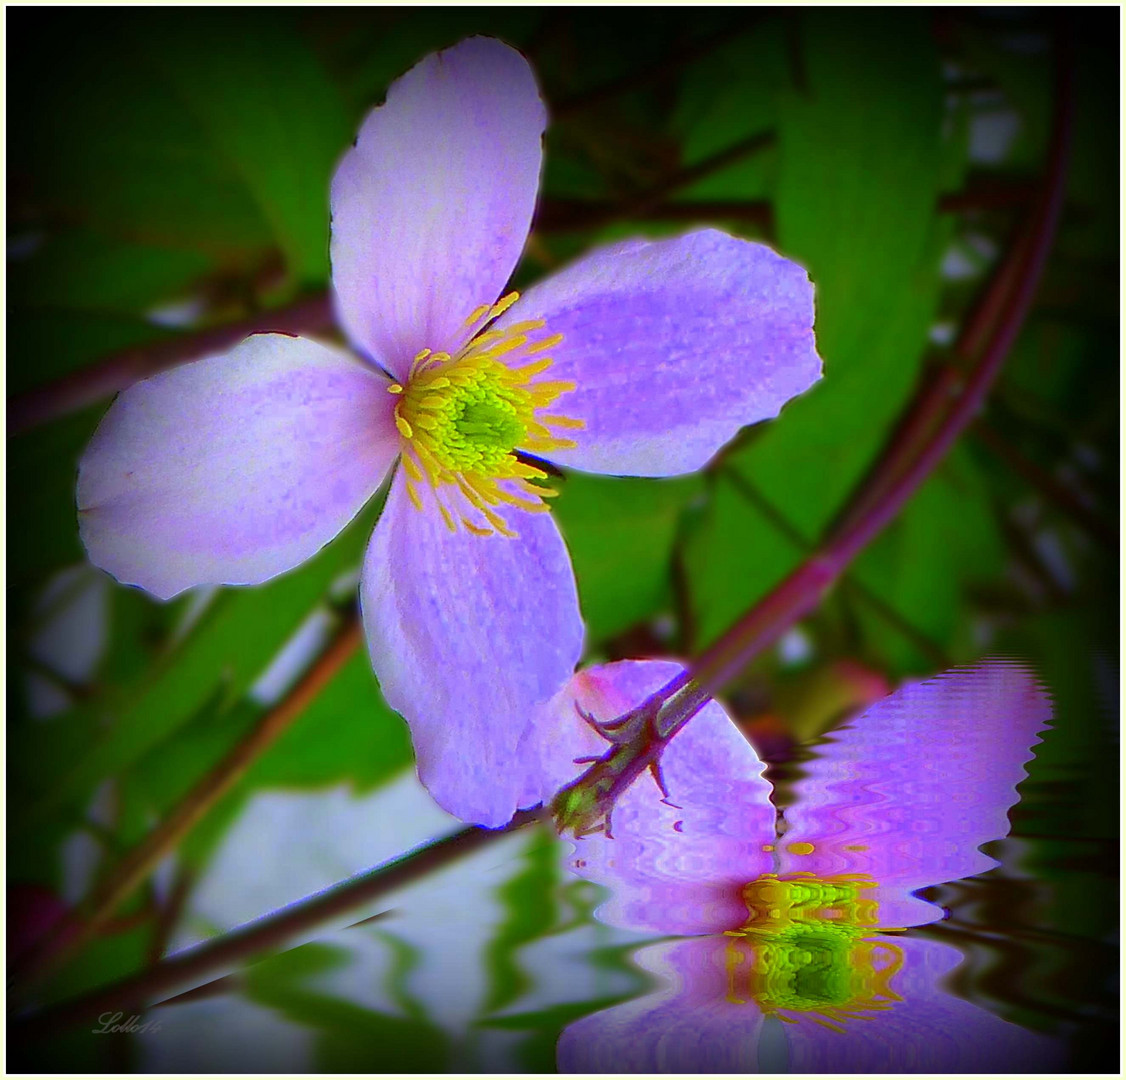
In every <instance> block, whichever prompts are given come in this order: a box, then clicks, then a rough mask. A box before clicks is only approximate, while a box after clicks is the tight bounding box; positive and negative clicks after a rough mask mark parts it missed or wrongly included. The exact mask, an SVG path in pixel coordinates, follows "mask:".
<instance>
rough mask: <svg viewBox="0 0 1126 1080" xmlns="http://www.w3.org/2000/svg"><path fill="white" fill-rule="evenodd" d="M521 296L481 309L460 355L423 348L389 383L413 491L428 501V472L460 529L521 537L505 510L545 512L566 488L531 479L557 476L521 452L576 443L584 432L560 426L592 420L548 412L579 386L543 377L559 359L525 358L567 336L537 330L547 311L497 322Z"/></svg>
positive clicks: (415, 498)
mask: <svg viewBox="0 0 1126 1080" xmlns="http://www.w3.org/2000/svg"><path fill="white" fill-rule="evenodd" d="M518 296H519V294H518V293H509V294H508V295H507V296H504V297H502V298H501V299H500V300H498V301H497V302H496V303H495V304H493V305H491V306H488V305H482V306H481V307H478V308H477V309H476V310H475V311H474V312H473V314H472V315H471V316H470V317H469V319H467V320H466V323H465V325H466V326H467V327H473V326H480V328H481V332H480V333H478V334H476V335H475V336H474V337H473V338H471V339H470V341H469V342H468V343H466V345H465V346H464V347H463V348H461V349H460V350H459V351H458V352H456V353H454V354H453V355H452V356H451V355H450V354H449V353H443V352H432V351H431V350H430V349H423V350H421V352H419V353H418V354H417V355H416V356H415V358H414V361H413V363H412V364H411V370H410V378H409V379H408V380H407V381H406V383H405V384H399V383H393V384H391V386H390V387H389V391H390V392H391V393H393V394H395V395H396V397H397V398H398V400H397V401H396V403H395V425H396V427H397V428H398V430H399V432H400V433H401V434H402V436H403V439H404V440H407V441H408V446H405V447H404V454H403V468H404V471H405V473H406V476H407V493H408V495H409V497H410V499H411V502H412V503H413V504H414V505H415V506H416V507H418V508H419V509H421V508H422V500H421V498H420V496H419V493H418V491H417V490H416V489H415V487H414V484H420V483H422V482H423V481H424V480H425V481H426V482H427V483H428V484H429V485H430V487H431V488H432V489H433V491H434V492H435V500H434V501H435V503H436V504H437V506H438V509H439V511H440V513H441V514H442V517H443V520H444V521H445V523H446V526H447V527H448V528H449V529H450V530H451V531H455V530H456V528H457V525H458V523H460V525H462V526H463V527H464V528H465V529H466V530H467V531H469V532H470V533H472V534H473V535H476V536H484V535H491V534H493V533H498V534H500V535H501V536H508V537H512V536H515V535H516V534H515V533H514V532H513V531H512V530H511V529H510V528H509V527H508V525H507V523H506V522H505V520H504V518H503V517H502V516H501V513H500V512H498V511H499V510H500V509H502V508H504V507H511V508H517V509H520V510H524V511H529V512H532V513H540V512H545V511H546V510H547V505H546V502H545V501H544V500H545V499H547V498H550V497H551V496H554V495H556V494H558V493H557V492H556V491H555V490H554V489H551V488H544V487H539V486H537V485H535V484H532V483H531V482H530V481H532V480H542V479H545V478H546V477H547V475H548V474H547V473H546V472H545V471H544V470H543V469H540V468H538V467H536V466H535V465H533V464H528V463H527V462H524V461H521V460H520V459H519V458H518V457H517V456H516V454H515V451H516V450H517V449H526V450H529V451H531V452H534V453H536V452H542V451H547V450H557V449H565V448H571V447H573V446H575V445H576V444H575V442H574V440H572V439H567V438H561V437H559V436H558V435H557V434H556V433H555V430H553V429H561V430H579V429H581V428H583V427H584V426H585V425H584V423H583V421H582V420H578V419H574V418H572V417H567V416H561V415H558V414H555V413H551V414H548V413H546V412H544V411H543V410H545V409H546V408H547V407H549V406H550V405H552V404H553V403H554V402H555V401H556V399H558V398H559V397H560V395H562V394H565V393H568V392H569V391H571V390H574V388H575V384H574V383H573V382H571V381H566V380H553V381H537V377H538V376H540V375H541V374H543V373H544V372H546V371H547V370H548V369H549V368H550V367H551V364H552V361H551V359H550V358H549V357H546V356H545V357H537V358H536V359H535V360H532V361H530V362H527V363H523V362H522V361H523V358H524V357H526V356H529V355H531V354H533V353H539V352H542V351H543V350H544V349H545V348H547V347H549V345H550V346H555V345H558V344H559V343H560V342H561V341H562V340H563V336H562V335H561V334H550V335H547V336H545V337H542V338H541V337H537V332H538V331H541V330H543V329H544V322H543V320H542V319H528V320H525V321H523V322H518V323H513V324H512V325H511V326H508V327H505V328H504V329H496V328H495V324H493V320H495V319H496V318H497V317H498V316H500V315H502V314H503V313H504V312H505V311H507V310H508V309H509V308H510V307H511V306H512V305H513V304H514V303H515V302H516V300H517V298H518ZM490 327H492V328H490ZM502 358H503V359H502ZM443 492H444V493H445V494H450V493H452V494H453V495H454V496H455V497H456V498H457V499H460V500H463V505H465V507H466V510H467V511H469V512H468V513H461V512H456V513H455V514H451V512H450V509H449V508H447V506H446V505H445V504H444V502H443V500H442V498H441V497H440V495H441V494H442V493H443ZM451 506H452V504H451ZM484 523H487V524H488V526H489V527H488V528H486V527H485V525H484Z"/></svg>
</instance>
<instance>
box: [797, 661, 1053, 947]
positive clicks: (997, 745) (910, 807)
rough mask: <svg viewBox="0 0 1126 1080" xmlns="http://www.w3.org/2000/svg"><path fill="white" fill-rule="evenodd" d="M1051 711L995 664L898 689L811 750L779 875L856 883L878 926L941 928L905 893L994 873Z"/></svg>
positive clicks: (1016, 669) (1034, 687)
mask: <svg viewBox="0 0 1126 1080" xmlns="http://www.w3.org/2000/svg"><path fill="white" fill-rule="evenodd" d="M1051 715H1052V705H1051V700H1050V699H1049V698H1048V696H1047V694H1046V693H1045V692H1044V690H1043V689H1042V688H1041V687H1040V686H1039V684H1038V683H1037V682H1036V680H1035V678H1034V677H1033V676H1032V675H1031V674H1030V673H1029V672H1028V670H1027V669H1026V668H1024V667H1022V666H1021V665H1020V664H1018V663H1015V662H1011V661H1006V660H993V661H989V662H986V663H983V664H979V665H977V666H976V667H972V668H963V669H955V670H953V671H948V672H945V673H944V674H942V675H939V676H936V677H935V678H933V679H928V680H926V681H924V682H917V683H908V684H906V685H904V686H902V687H900V689H898V690H897V691H896V692H895V693H894V694H892V695H891V696H890V697H887V698H885V699H884V700H883V701H880V702H877V704H875V705H873V706H872V707H871V708H869V709H868V710H866V711H865V712H864V713H862V714H861V715H860V716H858V717H856V718H855V719H853V720H850V721H849V722H848V724H846V725H845V726H844V727H843V728H841V729H840V730H837V731H833V732H831V733H830V734H829V735H828V736H826V737H825V739H824V740H823V741H822V742H821V744H820V745H818V746H816V747H814V749H813V754H814V757H813V759H812V760H811V761H809V762H808V763H807V764H805V765H803V766H802V771H803V772H804V774H805V775H804V777H803V779H801V780H799V781H798V782H797V784H796V785H795V789H794V794H795V803H794V805H793V806H792V807H790V808H789V809H787V811H786V819H787V821H788V823H789V829H788V831H787V832H786V834H785V837H784V842H783V845H782V847H781V848H780V856H781V859H782V866H781V872H783V873H793V872H808V873H812V874H816V875H818V876H820V877H828V876H831V875H834V874H866V875H868V876H869V877H871V878H872V879H873V880H874V881H875V882H876V883H877V886H878V888H877V890H876V892H875V893H873V894H872V895H873V896H874V897H875V898H876V899H878V900H879V903H880V923H881V925H883V926H913V925H917V924H920V923H925V922H932V921H934V920H935V919H939V918H941V917H942V911H941V909H940V908H937V907H935V906H934V905H932V904H928V903H926V902H925V901H923V900H920V899H917V898H916V897H913V896H911V892H912V891H914V890H918V889H922V888H924V887H926V886H928V885H937V884H939V883H941V882H944V881H954V880H956V879H958V878H962V877H968V876H970V875H971V874H980V873H981V872H982V871H984V870H989V869H990V868H991V867H994V866H996V865H997V863H996V861H995V860H994V859H991V858H990V857H989V856H987V855H985V854H984V853H983V852H982V851H981V849H980V846H981V845H982V844H984V843H985V842H986V841H988V840H996V839H999V838H1001V837H1003V836H1007V835H1008V832H1009V819H1008V811H1009V808H1010V807H1011V806H1012V805H1013V804H1014V803H1015V802H1016V801H1017V798H1018V796H1017V791H1016V788H1017V785H1018V784H1019V783H1020V781H1021V780H1023V779H1024V776H1025V769H1024V766H1025V765H1026V764H1027V763H1028V761H1029V760H1031V758H1032V756H1033V752H1032V747H1033V746H1034V745H1035V744H1036V742H1037V741H1038V739H1037V733H1038V732H1040V731H1042V730H1043V728H1044V727H1045V725H1046V724H1047V722H1048V721H1049V719H1050V718H1051Z"/></svg>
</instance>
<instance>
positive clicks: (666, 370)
mask: <svg viewBox="0 0 1126 1080" xmlns="http://www.w3.org/2000/svg"><path fill="white" fill-rule="evenodd" d="M525 319H543V320H544V321H545V323H546V328H545V332H549V333H551V334H556V333H560V334H562V335H563V341H562V343H561V344H560V345H558V346H557V347H556V348H555V349H554V350H552V351H551V353H550V355H551V356H553V357H554V359H555V365H554V366H553V367H552V369H551V373H550V378H551V379H553V380H555V379H562V380H569V381H572V382H574V383H575V384H576V389H575V390H574V391H572V392H571V393H569V394H566V395H564V396H563V397H562V398H561V399H560V400H559V402H558V404H557V406H555V407H553V410H552V411H553V412H558V413H562V414H565V415H567V416H570V417H574V418H577V419H580V420H583V421H585V423H586V428H585V430H583V431H580V432H578V433H577V434H576V436H575V438H576V441H577V442H578V446H576V447H575V449H573V450H563V451H559V452H558V453H554V454H552V455H551V456H552V457H553V459H554V460H556V461H558V462H560V464H563V465H568V466H571V467H573V468H576V469H586V470H589V471H590V472H602V473H616V474H621V475H630V476H671V475H674V474H677V473H686V472H694V471H695V470H696V469H699V468H700V467H701V466H702V465H704V464H705V463H706V462H707V460H708V459H709V458H710V457H711V456H712V455H713V454H714V453H715V452H716V451H717V450H718V449H719V448H720V447H721V446H722V445H723V444H724V443H725V442H727V440H728V439H730V438H731V437H732V436H733V435H734V434H735V433H736V432H737V431H738V430H739V428H741V427H743V426H744V425H745V424H753V423H757V422H758V421H759V420H765V419H767V418H769V417H772V416H776V415H777V414H778V411H779V410H780V409H781V408H782V406H783V405H784V404H785V403H786V402H787V401H789V400H790V398H792V397H794V396H795V395H796V394H800V393H801V392H802V391H804V390H807V389H808V388H809V387H810V386H812V385H813V383H815V382H816V381H817V379H818V378H820V375H821V361H820V358H819V357H818V355H817V351H816V348H815V344H814V340H813V286H812V285H811V284H810V282H809V278H808V277H807V275H806V272H805V270H803V269H802V268H801V267H800V266H798V265H797V264H796V263H793V262H790V261H789V260H788V259H784V258H783V257H782V256H781V255H778V254H776V253H775V252H773V251H771V249H770V248H768V247H765V246H764V245H762V244H755V243H751V242H750V241H747V240H738V239H736V238H735V237H732V236H728V235H726V234H725V233H722V232H718V231H717V230H715V229H703V230H700V231H698V232H692V233H688V234H686V235H685V236H681V237H678V238H676V239H671V240H658V241H654V242H652V243H647V242H645V241H641V240H629V241H626V242H624V243H620V244H615V245H613V246H611V247H606V248H602V249H600V250H598V251H594V252H592V253H591V254H590V255H587V256H586V257H585V258H583V259H581V260H580V261H579V262H577V263H575V264H573V265H572V266H570V267H569V268H567V269H565V270H563V271H562V272H560V273H558V274H554V275H553V276H552V277H550V278H549V279H547V280H546V281H544V282H542V283H540V284H538V285H536V286H534V287H533V288H531V289H529V290H528V292H527V293H526V294H525V295H524V296H523V297H522V298H521V299H520V301H519V302H518V303H516V304H515V305H514V306H513V307H512V308H511V309H510V311H509V312H508V313H507V314H506V315H504V316H502V318H501V319H500V320H498V326H501V327H502V326H505V325H510V324H511V323H513V322H522V321H524V320H525Z"/></svg>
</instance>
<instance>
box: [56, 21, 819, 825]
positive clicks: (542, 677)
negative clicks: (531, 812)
mask: <svg viewBox="0 0 1126 1080" xmlns="http://www.w3.org/2000/svg"><path fill="white" fill-rule="evenodd" d="M545 123H546V114H545V109H544V105H543V103H542V101H541V100H540V96H539V94H538V92H537V89H536V84H535V79H534V77H533V75H532V72H531V69H530V68H529V66H528V64H527V62H526V61H525V60H524V58H523V57H522V56H521V55H520V54H519V53H518V52H516V51H515V50H514V49H512V48H509V47H508V46H506V45H504V44H502V43H500V42H498V41H494V40H490V39H486V38H471V39H469V40H467V41H464V42H462V43H461V44H459V45H457V46H455V47H454V48H451V49H449V50H447V51H445V52H441V53H436V54H434V55H431V56H428V57H427V58H426V59H424V60H423V61H422V62H421V63H419V64H418V65H417V66H416V67H414V68H413V69H412V70H411V71H409V72H408V73H407V74H406V75H404V76H403V77H402V78H401V79H399V80H398V81H397V82H395V83H394V84H393V85H392V86H391V87H390V89H389V90H388V93H387V100H386V103H385V104H384V105H383V106H381V107H379V108H377V109H375V110H374V111H373V112H372V113H371V114H370V115H369V116H368V117H367V119H366V120H365V122H364V124H363V126H362V128H361V130H360V133H359V136H358V138H357V140H356V144H355V146H354V147H353V148H352V149H351V150H349V151H348V152H347V153H346V154H345V155H344V157H343V160H342V161H341V163H340V166H339V167H338V169H337V172H336V175H335V177H334V178H333V181H332V189H331V204H332V249H331V254H332V268H333V270H332V272H333V278H332V284H333V288H334V291H335V298H336V309H337V313H338V316H339V321H340V324H341V326H342V327H343V329H344V331H345V333H346V334H347V336H348V338H349V340H350V342H351V344H352V346H353V348H354V350H355V354H354V355H353V354H350V353H348V352H346V351H345V350H343V349H340V348H336V347H333V346H329V345H325V344H322V343H318V342H315V341H311V340H308V339H306V338H301V337H287V336H283V335H279V334H264V335H259V336H255V337H251V338H249V339H248V340H247V341H245V342H243V343H242V344H241V345H239V346H238V347H236V348H235V349H233V350H232V351H231V352H229V353H227V354H225V355H222V356H213V357H209V358H207V359H203V360H200V361H198V362H195V363H192V364H187V365H185V366H183V367H180V368H177V369H175V370H172V371H167V372H164V373H162V374H159V375H156V376H154V377H153V378H151V379H146V380H144V381H142V382H139V383H137V384H136V385H135V386H132V387H130V388H129V389H128V390H126V391H125V392H123V393H122V394H121V395H120V396H119V397H118V399H117V400H116V401H115V403H114V404H113V406H112V407H111V409H110V410H109V412H108V413H107V415H106V417H105V418H104V420H103V421H102V423H101V425H100V426H99V428H98V430H97V432H96V433H95V435H94V437H93V439H92V440H91V442H90V445H89V446H88V448H87V449H86V451H85V453H84V454H83V456H82V460H81V462H80V466H79V479H78V506H79V515H80V523H81V535H82V540H83V542H84V544H85V545H86V550H87V552H88V553H89V556H90V559H91V560H92V561H93V562H94V563H95V564H96V565H98V566H100V567H102V568H103V569H105V570H107V571H109V573H111V574H112V575H113V576H114V577H116V578H117V579H118V580H119V581H121V582H124V583H127V584H133V585H139V586H140V587H142V588H144V589H146V590H148V591H149V592H151V593H153V594H154V595H156V596H158V597H161V598H168V597H172V596H174V595H176V594H177V593H179V592H181V591H182V590H184V589H187V588H189V587H191V586H194V585H202V584H221V583H222V584H241V585H251V584H256V583H258V582H263V581H266V580H268V579H270V578H272V577H274V576H275V575H277V574H281V573H283V572H285V571H287V570H289V569H291V568H292V567H294V566H297V565H298V564H299V563H301V562H303V561H304V560H306V559H308V558H309V557H310V556H312V555H313V554H314V553H315V552H316V551H318V550H319V549H320V548H321V547H322V546H323V545H324V544H326V543H328V541H330V540H331V539H332V538H333V537H334V536H335V535H336V534H337V533H338V532H339V531H340V530H341V529H342V528H343V527H344V526H345V525H346V524H347V523H348V521H350V520H351V519H352V517H353V516H354V515H355V514H356V513H357V512H358V511H359V510H360V509H361V507H362V506H363V505H364V504H365V503H366V502H367V501H368V500H369V499H370V498H371V497H372V495H373V494H374V493H375V492H376V490H377V489H378V488H379V487H380V486H381V485H382V484H383V482H384V480H385V478H386V477H387V476H388V474H389V473H390V472H391V471H392V469H393V467H394V465H395V463H396V462H398V467H397V468H395V469H394V475H393V478H392V480H391V484H390V488H389V491H388V495H387V500H386V504H385V507H384V510H383V513H382V516H381V517H380V519H379V522H378V525H377V526H376V529H375V533H374V535H373V537H372V540H371V544H370V546H369V548H368V551H367V555H366V558H365V560H364V565H363V571H362V580H361V606H362V613H363V620H364V628H365V632H366V635H367V641H368V646H369V651H370V654H371V660H372V664H373V666H374V668H375V672H376V675H377V676H378V678H379V682H380V686H381V688H382V691H383V694H384V697H385V698H386V700H387V701H388V703H389V704H390V705H391V706H392V707H393V708H395V709H396V710H397V711H398V712H400V713H402V715H403V716H404V717H405V718H406V719H407V721H408V723H409V725H410V728H411V734H412V738H413V741H414V746H415V752H416V758H417V763H418V769H419V774H420V776H421V778H422V780H423V782H424V783H425V784H426V785H427V787H428V788H429V789H430V792H431V794H432V795H433V796H434V797H435V798H436V799H437V801H438V802H439V803H440V804H441V805H442V806H443V807H444V808H445V809H447V810H449V811H450V812H452V813H454V814H456V815H457V816H459V817H461V818H463V819H466V820H468V821H473V822H478V823H481V824H484V825H489V826H496V825H500V824H502V823H504V822H505V821H507V820H508V818H509V817H510V816H511V814H512V812H513V811H514V810H515V809H516V808H517V807H518V806H527V805H532V804H534V803H535V802H537V801H539V800H540V799H541V798H542V797H544V796H545V795H550V794H551V793H550V792H546V791H544V790H543V787H542V782H541V780H540V778H538V777H537V776H536V775H535V770H534V769H533V768H532V765H531V761H532V759H533V758H534V757H535V754H534V753H533V752H532V751H531V750H528V749H526V748H528V747H532V746H533V745H534V744H535V742H536V739H537V737H538V736H536V733H535V732H533V731H532V729H531V726H532V723H533V720H532V718H533V715H534V714H535V706H536V705H538V704H539V703H542V702H543V701H544V700H546V699H547V698H549V697H550V696H551V695H552V694H553V693H555V691H556V690H557V689H558V688H559V686H560V685H562V684H563V682H564V681H565V680H566V679H567V678H568V677H569V675H570V674H571V673H572V671H573V670H574V666H575V663H576V662H577V660H578V659H579V656H580V653H581V650H582V639H583V625H582V620H581V617H580V614H579V607H578V600H577V595H576V589H575V582H574V578H573V574H572V570H571V565H570V560H569V558H568V555H567V551H566V548H565V546H564V543H563V540H562V538H561V536H560V534H559V531H558V529H557V528H556V526H555V524H554V522H553V521H552V519H551V517H550V516H549V515H548V514H547V513H545V511H546V510H547V504H546V502H545V497H546V496H547V495H549V494H551V492H550V491H549V490H548V489H546V488H545V487H543V486H541V484H540V481H541V480H542V479H543V478H544V477H545V475H546V473H545V471H544V470H543V469H542V468H540V466H539V465H538V464H537V459H541V458H544V457H548V458H550V459H551V460H554V461H556V462H558V463H559V464H560V465H564V466H567V467H570V468H575V469H585V470H590V471H593V472H602V473H613V474H622V475H632V476H670V475H675V474H679V473H685V472H691V471H693V470H695V469H698V468H700V467H701V466H702V465H703V464H704V463H705V462H706V461H707V460H708V459H709V457H711V455H712V454H713V453H715V451H716V450H717V449H718V448H719V447H720V446H721V445H722V444H723V443H724V442H726V441H727V440H728V439H730V438H731V437H732V435H734V434H735V432H736V431H738V429H739V428H741V427H742V426H743V425H746V424H751V423H755V422H756V421H759V420H763V419H766V418H768V417H772V416H775V415H776V414H777V413H778V411H779V409H780V408H781V407H782V405H783V404H784V403H785V402H786V401H787V400H789V399H790V398H791V397H793V396H794V395H796V394H798V393H801V392H802V391H803V390H805V389H807V388H808V387H809V386H810V385H811V384H812V383H814V382H815V381H816V380H817V379H818V378H819V377H820V369H821V365H820V361H819V359H818V357H817V353H816V350H815V346H814V339H813V329H812V326H813V293H812V286H811V285H810V283H809V280H808V277H807V275H806V273H805V271H804V270H802V269H801V267H799V266H797V265H795V264H794V263H792V262H789V261H788V260H786V259H784V258H782V257H781V256H779V255H777V254H775V253H774V252H773V251H771V250H770V249H769V248H767V247H764V246H763V245H761V244H755V243H750V242H748V241H744V240H739V239H735V238H733V237H731V236H727V235H725V234H723V233H721V232H717V231H715V230H711V229H703V230H699V231H695V232H690V233H688V234H687V235H684V236H680V237H677V238H674V239H668V240H661V241H656V242H651V243H650V242H646V241H643V240H633V241H627V242H624V243H618V244H614V245H612V246H609V247H605V248H602V249H600V250H596V251H594V252H592V253H590V254H589V255H587V256H586V257H585V258H583V259H581V260H579V261H578V262H577V263H575V264H574V265H572V266H570V267H569V268H566V269H564V270H562V271H561V272H559V273H557V274H555V275H554V276H553V277H551V278H550V279H549V280H546V281H543V282H541V283H540V284H538V285H536V286H534V287H533V288H531V289H530V290H529V291H528V292H527V294H526V295H524V296H522V297H517V294H516V293H513V292H509V293H507V294H506V293H504V289H505V285H506V282H507V281H508V278H509V276H510V275H511V273H512V271H513V269H514V267H515V266H516V263H517V260H518V258H519V256H520V252H521V249H522V247H523V245H524V242H525V238H526V236H527V234H528V230H529V228H530V225H531V220H532V213H533V209H534V205H535V198H536V189H537V183H538V178H539V175H540V163H541V139H542V134H543V131H544V127H545ZM498 297H500V299H498Z"/></svg>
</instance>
